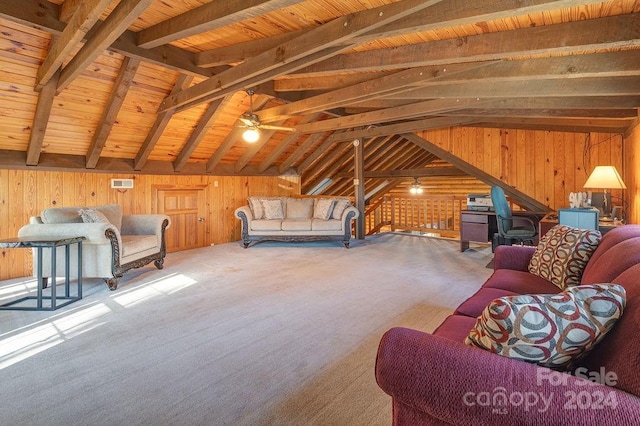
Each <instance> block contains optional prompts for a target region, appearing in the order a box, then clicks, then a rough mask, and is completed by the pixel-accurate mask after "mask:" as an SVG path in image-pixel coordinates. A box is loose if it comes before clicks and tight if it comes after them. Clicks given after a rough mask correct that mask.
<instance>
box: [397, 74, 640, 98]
mask: <svg viewBox="0 0 640 426" xmlns="http://www.w3.org/2000/svg"><path fill="white" fill-rule="evenodd" d="M638 87H640V77H638V76H630V77H603V78H598V77H589V78H578V79H575V78H554V79H545V80H536V79H534V78H532V79H530V80H529V81H493V82H490V83H489V82H487V83H486V84H485V83H483V84H478V81H468V82H461V81H457V82H451V84H442V85H437V86H436V85H434V86H429V87H424V88H418V89H415V90H412V91H410V92H403V93H399V94H396V95H392V96H391V97H390V99H425V98H427V99H429V98H449V99H450V98H455V99H464V98H481V99H482V98H486V99H489V98H494V99H495V98H524V97H533V98H539V97H542V98H544V97H564V96H567V97H575V96H576V94H577V93H579V94H580V95H581V96H583V97H590V96H609V97H612V96H637V94H638V89H637V88H638Z"/></svg>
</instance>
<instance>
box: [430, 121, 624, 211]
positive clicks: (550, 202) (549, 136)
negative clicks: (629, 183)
mask: <svg viewBox="0 0 640 426" xmlns="http://www.w3.org/2000/svg"><path fill="white" fill-rule="evenodd" d="M418 134H419V135H420V136H421V137H422V138H424V139H426V140H428V141H430V142H432V143H435V144H437V145H438V146H440V147H442V148H443V149H446V150H448V151H449V152H451V153H452V154H455V155H456V156H458V157H460V158H462V159H463V160H465V161H467V162H468V163H470V164H472V165H474V166H476V167H478V168H479V169H481V170H483V171H484V172H486V173H489V174H491V175H493V176H495V177H498V178H500V179H501V180H502V181H504V182H506V183H507V184H508V185H511V186H513V187H514V188H516V189H518V190H520V191H522V192H524V193H526V194H527V195H529V196H531V197H533V198H535V199H537V200H538V201H541V202H542V203H544V204H546V205H547V206H549V207H551V208H552V209H554V210H556V209H559V208H563V207H567V206H568V202H569V201H568V200H569V193H570V192H578V191H583V188H582V185H584V182H585V181H586V180H587V177H588V175H589V173H591V171H592V170H593V167H594V166H596V165H605V164H606V165H614V166H616V167H617V169H618V170H619V171H622V170H623V167H622V166H623V154H622V144H623V137H622V135H620V134H608V133H607V134H604V133H565V132H549V131H539V130H505V129H483V128H474V127H461V128H451V129H442V130H433V131H425V132H420V133H418ZM612 195H613V196H616V197H621V196H622V193H621V192H620V191H613V192H612Z"/></svg>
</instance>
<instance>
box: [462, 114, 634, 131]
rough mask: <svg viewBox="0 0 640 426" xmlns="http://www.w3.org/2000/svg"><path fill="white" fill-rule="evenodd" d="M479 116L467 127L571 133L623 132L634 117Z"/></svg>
mask: <svg viewBox="0 0 640 426" xmlns="http://www.w3.org/2000/svg"><path fill="white" fill-rule="evenodd" d="M492 118H493V117H487V118H480V117H476V122H475V123H473V124H468V125H467V126H468V127H489V128H490V127H492V128H509V129H524V130H539V129H541V128H544V129H545V130H547V131H556V132H572V133H590V132H602V133H624V132H625V131H626V129H627V127H628V126H629V125H630V124H631V123H633V121H634V119H632V118H630V119H627V120H610V119H598V118H588V119H570V118H555V117H547V118H525V117H502V118H493V119H492Z"/></svg>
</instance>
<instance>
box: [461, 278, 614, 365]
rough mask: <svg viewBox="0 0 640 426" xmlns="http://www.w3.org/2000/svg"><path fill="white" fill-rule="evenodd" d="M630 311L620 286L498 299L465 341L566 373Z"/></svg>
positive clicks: (478, 320)
mask: <svg viewBox="0 0 640 426" xmlns="http://www.w3.org/2000/svg"><path fill="white" fill-rule="evenodd" d="M624 306H625V289H624V287H622V286H620V285H617V284H593V285H588V286H575V287H571V288H569V289H568V290H565V291H564V292H562V293H559V294H553V295H549V294H541V295H521V296H514V297H501V298H499V299H496V300H494V301H493V302H491V304H489V306H487V308H486V309H485V310H484V311H483V312H482V315H481V316H479V317H478V319H477V322H476V325H475V326H474V327H473V328H472V329H471V331H470V332H469V336H468V337H467V338H466V339H465V343H466V344H468V345H473V346H477V347H479V348H482V349H487V350H489V351H491V352H493V353H496V354H499V355H502V356H506V357H509V358H515V359H519V360H521V361H527V362H532V363H536V364H539V365H541V366H544V367H548V368H556V369H562V368H566V367H568V366H569V365H570V364H571V363H572V362H574V361H576V360H577V359H579V358H581V357H582V356H584V355H585V354H586V353H587V352H589V350H591V349H592V348H593V347H594V346H595V345H596V344H597V343H598V342H599V341H600V340H602V338H603V337H604V336H605V334H606V333H607V332H608V331H609V330H610V329H611V328H612V327H613V325H614V324H615V322H616V321H617V319H618V318H620V316H622V312H623V310H624Z"/></svg>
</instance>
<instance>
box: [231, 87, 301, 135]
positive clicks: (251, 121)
mask: <svg viewBox="0 0 640 426" xmlns="http://www.w3.org/2000/svg"><path fill="white" fill-rule="evenodd" d="M247 94H248V95H249V112H248V113H244V114H242V115H241V116H240V117H239V120H240V121H241V122H242V124H243V125H242V126H240V127H244V128H246V129H247V130H245V131H244V133H243V134H242V137H243V138H244V140H245V141H247V142H256V141H257V140H258V138H259V137H260V130H283V131H286V132H295V131H296V129H295V128H293V127H285V126H275V125H271V124H262V123H261V122H260V118H259V117H258V116H257V115H256V114H254V112H253V95H254V94H255V92H254V91H253V90H247Z"/></svg>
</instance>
